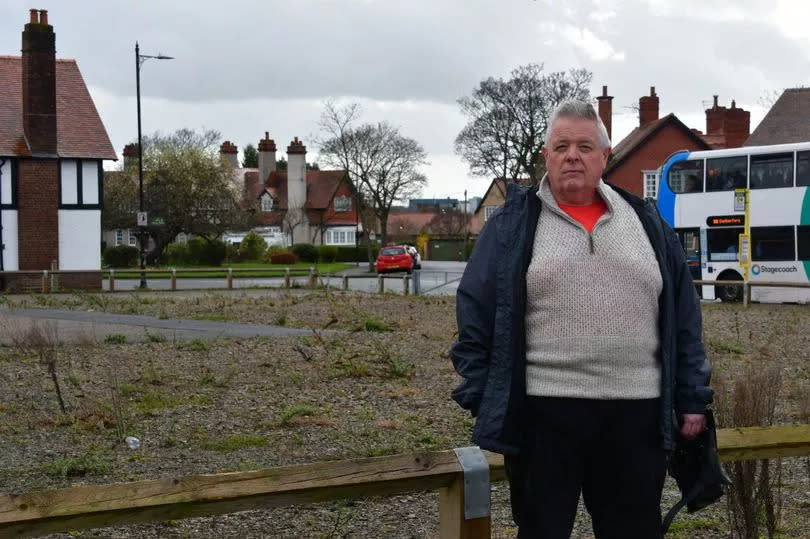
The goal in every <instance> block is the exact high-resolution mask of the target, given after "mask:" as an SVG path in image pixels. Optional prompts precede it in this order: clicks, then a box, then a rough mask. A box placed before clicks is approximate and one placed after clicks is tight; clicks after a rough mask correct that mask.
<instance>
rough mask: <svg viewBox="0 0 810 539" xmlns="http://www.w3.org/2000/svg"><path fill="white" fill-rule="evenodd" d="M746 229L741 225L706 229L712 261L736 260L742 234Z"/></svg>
mask: <svg viewBox="0 0 810 539" xmlns="http://www.w3.org/2000/svg"><path fill="white" fill-rule="evenodd" d="M743 230H745V229H744V228H743V227H741V226H735V227H729V228H710V229H709V230H707V231H706V243H707V247H708V249H709V260H711V261H712V262H736V261H737V248H738V246H739V242H740V234H742V233H743Z"/></svg>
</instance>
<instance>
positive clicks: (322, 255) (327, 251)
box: [318, 245, 338, 264]
mask: <svg viewBox="0 0 810 539" xmlns="http://www.w3.org/2000/svg"><path fill="white" fill-rule="evenodd" d="M337 254H338V248H337V247H336V246H334V245H321V246H319V247H318V255H319V256H318V258H319V259H320V261H321V263H323V264H331V263H332V262H334V261H335V259H336V258H337Z"/></svg>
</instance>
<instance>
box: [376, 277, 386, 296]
mask: <svg viewBox="0 0 810 539" xmlns="http://www.w3.org/2000/svg"><path fill="white" fill-rule="evenodd" d="M384 292H385V281H383V276H382V275H377V293H378V294H382V293H384Z"/></svg>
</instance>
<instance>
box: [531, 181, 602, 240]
mask: <svg viewBox="0 0 810 539" xmlns="http://www.w3.org/2000/svg"><path fill="white" fill-rule="evenodd" d="M596 190H597V191H598V192H599V196H600V197H602V200H604V201H605V206H606V207H607V211H606V212H605V213H604V214H602V216H601V217H599V219H598V220H597V221H596V224H594V225H593V230H591V231H590V232H588V231H587V230H586V229H585V227H584V226H582V223H580V222H579V221H577V220H576V219H574V218H573V217H571V216H570V215H568V214H567V213H565V211H563V209H562V208H560V205H559V204H558V203H557V199H556V198H554V194H553V193H552V192H551V186H550V185H549V180H548V173H546V174H544V175H543V178H542V179H541V180H540V187H539V188H538V189H537V197H538V198H539V199H540V200H541V201H542V202H543V204H545V205H546V206H547V207H548V208H549V209H551V211H552V212H553V213H555V214H557V215H559V216H560V217H562V218H563V219H564V220H566V221H568V222H569V223H571V224H572V225H574V226H575V227H577V228H579V229H580V230H582V231H583V232H585V234H586V235H587V236H588V252H589V253H591V254H595V253H596V249H595V247H594V243H593V235H594V233H595V232H596V229H597V228H598V227H599V225H601V224H602V223H604V222H605V221H607V220H608V219H610V218H611V217H612V216H613V212H614V205H613V193H611V189H610V187H608V185H607V184H606V183H605V182H604V181H602V180H601V179H600V180H599V184H598V185H597V186H596Z"/></svg>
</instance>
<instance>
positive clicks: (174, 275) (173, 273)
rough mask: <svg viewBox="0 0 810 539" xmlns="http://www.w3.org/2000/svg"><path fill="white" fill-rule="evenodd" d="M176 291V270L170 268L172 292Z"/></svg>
mask: <svg viewBox="0 0 810 539" xmlns="http://www.w3.org/2000/svg"><path fill="white" fill-rule="evenodd" d="M175 290H177V269H176V268H172V291H175Z"/></svg>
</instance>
